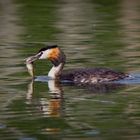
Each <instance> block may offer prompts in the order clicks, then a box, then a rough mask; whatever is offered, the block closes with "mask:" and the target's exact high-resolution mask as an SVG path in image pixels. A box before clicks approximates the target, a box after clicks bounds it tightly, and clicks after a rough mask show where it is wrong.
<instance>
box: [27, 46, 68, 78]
mask: <svg viewBox="0 0 140 140" xmlns="http://www.w3.org/2000/svg"><path fill="white" fill-rule="evenodd" d="M38 59H48V60H50V61H51V62H52V64H53V67H52V69H51V70H50V72H49V73H48V76H49V77H51V78H53V79H56V77H58V76H59V75H60V74H61V72H62V69H63V66H64V64H65V60H66V57H65V54H64V53H63V51H62V50H61V49H60V48H59V47H58V46H57V45H49V46H47V47H44V48H42V49H40V50H39V52H38V53H37V54H36V55H34V56H31V57H29V58H28V59H27V60H26V63H29V64H31V63H33V62H34V61H36V60H38Z"/></svg>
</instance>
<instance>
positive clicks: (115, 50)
mask: <svg viewBox="0 0 140 140" xmlns="http://www.w3.org/2000/svg"><path fill="white" fill-rule="evenodd" d="M5 5H8V6H9V7H8V6H5ZM6 7H7V8H8V9H10V10H11V11H10V12H8V13H7V12H6V11H8V10H7V9H6ZM139 9H140V2H139V1H138V0H133V1H129V0H115V1H111V0H107V1H100V0H98V1H97V0H87V1H84V0H71V1H66V0H48V1H38V0H34V1H32V0H31V1H26V2H25V1H22V0H16V1H15V4H14V3H13V2H12V1H11V0H5V1H2V2H0V11H1V14H0V18H1V19H2V20H1V22H0V31H1V32H0V36H1V39H0V57H1V59H0V66H1V69H0V72H1V75H0V84H1V86H0V106H1V107H0V112H1V113H0V137H1V139H3V140H12V139H13V140H14V139H18V140H46V139H54V140H58V139H79V140H84V139H86V140H91V139H92V140H93V139H95V140H100V139H102V140H114V139H115V140H124V139H127V140H134V139H135V140H138V139H139V138H140V113H139V112H140V111H139V108H140V96H139V93H140V62H139V59H140V49H139V48H140V47H139V43H140V41H139V37H140V24H139V22H140V17H139ZM11 17H13V18H12V19H11ZM2 21H3V22H2ZM3 23H4V24H3ZM4 29H5V30H4ZM50 43H54V44H58V45H59V46H60V47H61V48H62V49H63V50H64V52H65V53H66V55H67V63H66V66H65V69H69V68H79V67H110V68H112V69H115V70H120V71H124V72H126V73H130V75H131V76H132V77H133V78H132V79H126V80H123V81H119V82H114V83H110V84H103V85H94V86H92V87H91V86H74V85H72V84H69V83H63V84H60V83H56V82H54V81H53V80H48V79H47V77H46V75H47V73H48V71H49V69H50V68H51V64H50V62H49V61H38V62H36V63H35V74H36V76H37V78H36V79H35V80H34V81H32V80H31V78H30V76H29V75H28V73H27V70H26V68H25V64H24V61H25V58H26V57H28V56H30V55H32V54H35V53H36V52H37V51H38V50H39V49H40V48H41V47H44V46H45V44H50Z"/></svg>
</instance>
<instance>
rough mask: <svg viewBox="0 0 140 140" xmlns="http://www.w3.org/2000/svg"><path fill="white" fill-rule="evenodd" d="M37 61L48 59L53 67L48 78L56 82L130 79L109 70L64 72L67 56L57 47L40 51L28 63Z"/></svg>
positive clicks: (52, 46)
mask: <svg viewBox="0 0 140 140" xmlns="http://www.w3.org/2000/svg"><path fill="white" fill-rule="evenodd" d="M37 59H48V60H50V61H51V62H52V64H53V67H52V68H51V70H50V71H49V72H48V76H49V77H50V78H51V79H55V80H68V81H72V82H74V83H83V84H84V83H86V84H90V83H102V82H108V81H114V80H119V79H123V78H125V77H128V75H127V74H124V73H122V72H116V71H113V70H111V69H107V68H82V69H74V70H70V71H67V72H65V71H63V67H64V65H65V61H66V56H65V54H64V52H63V51H62V50H61V49H60V48H59V47H58V46H57V45H50V46H47V47H44V48H42V49H40V50H39V52H38V53H37V54H36V55H34V56H31V57H29V58H28V59H27V60H26V63H29V64H31V63H32V64H33V62H34V61H35V60H37Z"/></svg>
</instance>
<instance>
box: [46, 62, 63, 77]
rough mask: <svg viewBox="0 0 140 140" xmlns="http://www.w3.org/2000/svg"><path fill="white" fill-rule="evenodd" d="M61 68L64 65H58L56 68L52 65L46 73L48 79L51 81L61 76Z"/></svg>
mask: <svg viewBox="0 0 140 140" xmlns="http://www.w3.org/2000/svg"><path fill="white" fill-rule="evenodd" d="M63 67H64V63H60V64H59V65H57V66H55V65H53V67H52V68H51V70H50V71H49V73H48V77H50V78H51V79H59V77H60V75H61V74H62V70H63Z"/></svg>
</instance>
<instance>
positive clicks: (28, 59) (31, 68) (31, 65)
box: [26, 52, 41, 78]
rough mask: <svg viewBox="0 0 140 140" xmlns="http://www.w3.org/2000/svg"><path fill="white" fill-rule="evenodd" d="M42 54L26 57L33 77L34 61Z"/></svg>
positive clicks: (29, 71) (27, 65) (28, 68)
mask: <svg viewBox="0 0 140 140" xmlns="http://www.w3.org/2000/svg"><path fill="white" fill-rule="evenodd" d="M40 56H41V52H40V53H38V54H36V55H34V56H30V57H28V58H27V59H26V67H27V70H28V73H29V74H30V75H31V77H32V78H34V66H33V63H34V61H36V60H38V59H39V57H40Z"/></svg>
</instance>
